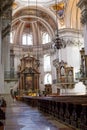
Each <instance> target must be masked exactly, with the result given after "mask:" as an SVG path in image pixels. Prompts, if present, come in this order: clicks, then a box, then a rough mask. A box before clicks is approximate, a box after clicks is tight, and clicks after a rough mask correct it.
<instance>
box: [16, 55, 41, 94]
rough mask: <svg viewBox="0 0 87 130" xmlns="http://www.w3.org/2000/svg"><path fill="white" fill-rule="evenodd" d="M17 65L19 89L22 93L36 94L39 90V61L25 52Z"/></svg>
mask: <svg viewBox="0 0 87 130" xmlns="http://www.w3.org/2000/svg"><path fill="white" fill-rule="evenodd" d="M20 61H21V63H20V65H19V66H18V76H19V90H20V92H21V93H22V94H26V95H29V96H36V94H37V92H38V90H39V75H40V73H39V61H38V60H37V59H36V58H34V57H33V56H31V55H29V54H27V55H25V56H23V57H22V58H21V59H20Z"/></svg>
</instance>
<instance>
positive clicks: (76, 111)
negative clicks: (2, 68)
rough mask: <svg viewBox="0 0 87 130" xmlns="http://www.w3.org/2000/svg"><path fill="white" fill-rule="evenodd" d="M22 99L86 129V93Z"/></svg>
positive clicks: (77, 126)
mask: <svg viewBox="0 0 87 130" xmlns="http://www.w3.org/2000/svg"><path fill="white" fill-rule="evenodd" d="M22 100H23V101H24V102H26V103H28V104H29V105H31V106H37V107H38V108H39V109H40V110H41V111H43V112H45V113H48V114H50V115H52V116H54V117H56V118H57V119H58V120H60V121H62V122H64V123H66V124H68V125H71V126H72V127H74V128H78V129H79V130H87V95H77V96H75V95H71V96H57V97H29V96H24V97H22Z"/></svg>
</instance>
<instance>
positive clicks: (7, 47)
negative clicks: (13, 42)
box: [3, 34, 10, 71]
mask: <svg viewBox="0 0 87 130" xmlns="http://www.w3.org/2000/svg"><path fill="white" fill-rule="evenodd" d="M9 41H10V36H9V34H8V35H7V36H6V37H5V38H4V39H3V44H4V70H5V71H10V43H9Z"/></svg>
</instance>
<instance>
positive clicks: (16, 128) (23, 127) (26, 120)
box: [0, 101, 72, 130]
mask: <svg viewBox="0 0 87 130" xmlns="http://www.w3.org/2000/svg"><path fill="white" fill-rule="evenodd" d="M0 130H1V129H0ZM4 130H72V129H71V128H69V127H68V126H66V125H64V124H62V123H60V122H58V121H56V120H55V119H53V117H51V116H48V115H46V114H45V115H44V114H43V113H41V112H40V111H39V110H38V109H37V108H33V107H30V106H28V105H27V104H24V103H22V102H17V101H16V102H14V103H11V104H10V105H9V106H7V108H6V120H5V125H4Z"/></svg>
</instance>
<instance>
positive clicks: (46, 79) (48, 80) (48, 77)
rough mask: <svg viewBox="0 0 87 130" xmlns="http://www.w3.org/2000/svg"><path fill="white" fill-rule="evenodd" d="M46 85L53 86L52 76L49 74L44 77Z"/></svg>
mask: <svg viewBox="0 0 87 130" xmlns="http://www.w3.org/2000/svg"><path fill="white" fill-rule="evenodd" d="M44 84H52V75H51V74H50V73H47V74H46V75H45V77H44Z"/></svg>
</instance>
